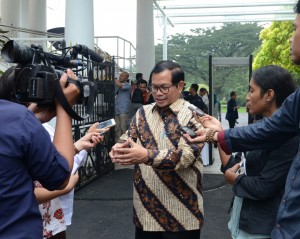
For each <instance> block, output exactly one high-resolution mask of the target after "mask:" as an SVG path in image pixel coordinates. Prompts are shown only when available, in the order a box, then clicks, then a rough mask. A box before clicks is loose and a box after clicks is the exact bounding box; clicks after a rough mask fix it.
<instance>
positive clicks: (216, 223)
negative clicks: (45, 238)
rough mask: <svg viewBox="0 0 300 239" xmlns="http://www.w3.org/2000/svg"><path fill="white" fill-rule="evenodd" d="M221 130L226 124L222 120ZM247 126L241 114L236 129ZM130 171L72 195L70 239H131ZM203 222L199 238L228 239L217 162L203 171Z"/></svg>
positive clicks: (225, 192)
mask: <svg viewBox="0 0 300 239" xmlns="http://www.w3.org/2000/svg"><path fill="white" fill-rule="evenodd" d="M222 123H223V127H224V128H228V122H227V121H225V120H224V119H223V122H222ZM246 124H247V114H244V115H243V114H240V119H239V126H242V125H246ZM132 181H133V169H132V168H130V167H129V168H128V167H127V168H120V167H119V168H118V170H115V171H113V172H111V173H109V174H107V175H104V176H103V177H101V178H100V179H98V180H96V181H95V182H93V183H91V184H89V185H87V186H86V187H84V188H83V189H81V190H80V191H79V192H77V193H75V201H74V215H73V222H72V225H71V226H70V227H68V229H67V238H70V239H133V238H134V225H133V222H132ZM203 188H204V196H203V197H204V209H205V216H204V217H205V222H204V226H203V229H202V231H201V238H205V239H227V238H230V234H229V231H228V229H227V223H228V220H229V214H228V208H229V205H230V202H231V199H232V196H233V194H232V191H231V186H229V185H228V184H226V182H225V180H224V177H223V175H222V174H220V159H219V157H218V153H217V151H215V161H214V164H213V165H211V166H206V167H204V176H203Z"/></svg>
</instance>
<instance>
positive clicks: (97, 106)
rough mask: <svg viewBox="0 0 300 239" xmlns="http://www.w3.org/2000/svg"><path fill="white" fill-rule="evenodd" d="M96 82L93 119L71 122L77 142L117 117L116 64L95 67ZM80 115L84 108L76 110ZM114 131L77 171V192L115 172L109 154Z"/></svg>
mask: <svg viewBox="0 0 300 239" xmlns="http://www.w3.org/2000/svg"><path fill="white" fill-rule="evenodd" d="M93 69H94V78H95V82H96V84H97V86H98V90H97V96H96V99H95V103H94V112H93V115H92V116H91V117H90V118H89V119H88V120H85V121H83V122H81V121H76V120H73V121H72V126H73V139H74V142H75V141H77V140H78V139H79V138H81V137H82V136H83V135H84V134H85V133H86V132H87V130H88V129H89V127H90V126H91V125H92V124H94V123H95V122H101V121H105V120H108V119H111V118H114V116H115V97H114V78H115V77H114V76H115V70H114V69H115V63H114V60H112V62H104V63H99V64H95V65H93ZM74 109H75V111H76V112H77V113H78V114H79V115H80V113H81V112H82V111H83V110H82V106H81V105H76V106H75V107H74ZM114 134H115V133H114V129H113V128H112V129H111V130H110V131H109V132H107V133H106V134H105V136H104V138H105V139H104V141H103V142H102V143H100V144H98V145H97V146H96V147H95V148H93V149H91V150H90V151H89V152H88V157H87V160H86V162H85V164H84V165H83V166H82V167H81V168H80V169H79V170H78V172H79V178H80V179H79V183H78V184H77V186H76V190H79V189H80V188H81V187H83V186H85V185H87V184H88V183H90V182H92V181H94V180H95V179H97V178H99V177H100V176H102V175H103V174H105V173H107V172H109V171H111V170H114V164H113V163H112V162H111V160H110V158H109V155H108V153H109V151H110V149H111V147H112V146H113V145H114V143H115V137H114Z"/></svg>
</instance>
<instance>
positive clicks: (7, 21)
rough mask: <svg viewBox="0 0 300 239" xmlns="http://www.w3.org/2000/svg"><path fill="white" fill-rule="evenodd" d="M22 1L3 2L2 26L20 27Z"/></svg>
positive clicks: (2, 0)
mask: <svg viewBox="0 0 300 239" xmlns="http://www.w3.org/2000/svg"><path fill="white" fill-rule="evenodd" d="M20 6H21V0H1V24H3V25H7V26H14V27H20V13H21V11H20Z"/></svg>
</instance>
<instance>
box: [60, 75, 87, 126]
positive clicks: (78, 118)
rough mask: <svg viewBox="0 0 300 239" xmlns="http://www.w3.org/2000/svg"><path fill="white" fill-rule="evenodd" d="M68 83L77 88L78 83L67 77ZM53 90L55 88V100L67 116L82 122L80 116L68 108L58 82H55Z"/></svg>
mask: <svg viewBox="0 0 300 239" xmlns="http://www.w3.org/2000/svg"><path fill="white" fill-rule="evenodd" d="M67 81H68V82H70V83H72V84H75V85H76V86H77V87H79V82H78V81H76V80H73V79H71V78H69V77H68V80H67ZM55 88H56V96H57V100H58V101H59V103H60V104H61V106H62V107H63V108H64V110H65V111H66V112H67V114H68V115H69V116H70V117H72V118H73V119H75V120H79V121H81V120H84V118H82V117H81V116H79V115H78V114H77V113H76V112H75V111H74V110H73V108H72V107H71V106H70V104H69V102H68V100H67V99H66V97H65V95H64V92H63V90H62V88H61V86H60V83H59V80H56V83H55Z"/></svg>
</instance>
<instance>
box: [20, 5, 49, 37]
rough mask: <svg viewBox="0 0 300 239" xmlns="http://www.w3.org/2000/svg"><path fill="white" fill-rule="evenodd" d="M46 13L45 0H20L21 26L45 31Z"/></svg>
mask: <svg viewBox="0 0 300 239" xmlns="http://www.w3.org/2000/svg"><path fill="white" fill-rule="evenodd" d="M46 14H47V4H46V0H21V12H20V18H21V27H23V28H28V29H32V30H37V31H43V32H46V31H47V15H46ZM35 36H36V35H35Z"/></svg>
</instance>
